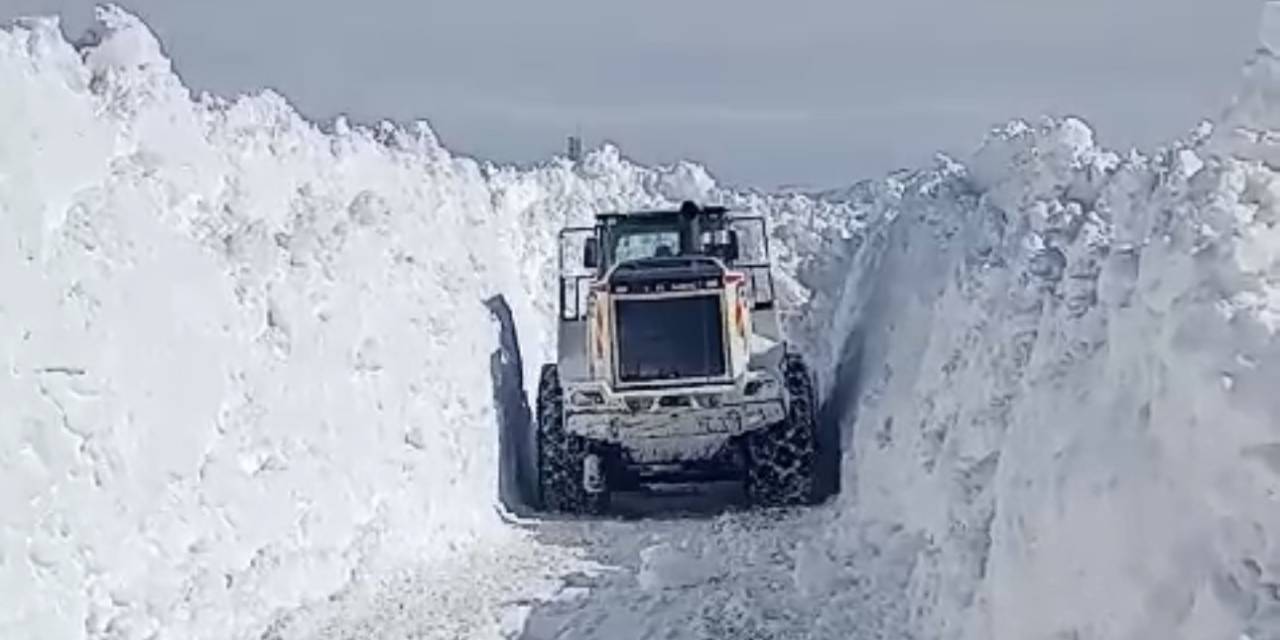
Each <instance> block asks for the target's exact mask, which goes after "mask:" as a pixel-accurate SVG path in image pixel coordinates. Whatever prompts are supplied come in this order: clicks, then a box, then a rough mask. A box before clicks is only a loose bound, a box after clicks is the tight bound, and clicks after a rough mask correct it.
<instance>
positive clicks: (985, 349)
mask: <svg viewBox="0 0 1280 640" xmlns="http://www.w3.org/2000/svg"><path fill="white" fill-rule="evenodd" d="M1274 65H1275V60H1274V59H1263V60H1261V61H1259V62H1258V63H1257V64H1255V65H1253V67H1252V68H1253V69H1254V70H1255V72H1254V73H1253V74H1252V76H1251V77H1252V78H1253V80H1252V81H1251V84H1250V86H1249V87H1248V88H1247V90H1246V91H1245V92H1244V93H1243V95H1244V96H1246V99H1244V100H1242V101H1240V103H1238V105H1237V108H1236V109H1233V111H1232V112H1231V113H1230V114H1228V115H1227V116H1226V117H1225V118H1224V120H1225V121H1227V122H1229V123H1231V126H1230V127H1229V128H1227V129H1225V130H1222V129H1220V130H1217V131H1215V130H1213V128H1212V127H1210V126H1208V125H1206V126H1204V127H1201V128H1200V129H1197V130H1196V131H1195V132H1193V133H1192V134H1191V135H1189V136H1187V138H1186V139H1185V140H1183V141H1180V142H1178V143H1177V144H1174V145H1171V146H1170V147H1169V148H1167V149H1164V150H1161V151H1159V152H1158V153H1154V154H1152V155H1150V156H1143V155H1139V154H1136V153H1135V154H1129V155H1119V154H1116V153H1113V152H1109V151H1106V150H1105V149H1102V148H1100V147H1099V146H1098V145H1097V144H1096V143H1095V141H1094V139H1093V134H1092V132H1091V131H1090V130H1089V128H1088V127H1087V126H1086V125H1085V124H1084V123H1083V122H1080V121H1078V120H1074V119H1065V120H1046V121H1044V122H1041V123H1035V124H1026V123H1015V124H1011V125H1010V126H1008V127H1004V128H1002V129H1000V130H998V131H995V132H994V133H993V134H992V136H991V137H990V139H989V140H988V141H987V143H986V144H985V145H984V146H983V147H982V148H981V149H980V150H979V151H978V152H976V153H975V154H974V155H973V157H971V158H968V159H966V160H965V161H964V162H963V163H956V162H951V161H944V162H941V163H940V164H939V166H938V167H937V168H935V169H933V170H930V171H923V172H918V173H914V174H910V175H904V176H899V177H897V178H895V179H891V180H889V181H887V182H885V183H882V184H878V185H874V186H867V187H865V188H862V189H860V190H857V191H856V192H854V193H852V194H847V195H846V196H845V197H846V198H847V199H849V200H850V202H852V203H854V205H855V206H857V207H858V208H859V209H860V210H861V211H862V212H863V216H864V217H865V218H866V219H867V226H866V227H865V230H864V231H863V232H861V235H862V239H861V241H860V242H858V243H857V244H856V245H855V246H854V247H852V248H851V251H850V254H849V255H848V257H846V258H845V261H846V262H848V263H856V264H859V265H862V266H863V270H861V271H857V272H853V273H851V280H850V282H851V283H852V284H850V285H849V286H847V287H844V288H843V291H844V294H843V297H842V299H841V302H840V303H839V304H838V307H837V308H838V311H837V314H836V316H835V317H834V318H833V320H832V323H833V326H835V327H841V328H843V329H844V331H843V332H842V333H841V335H840V336H837V338H836V339H843V340H846V343H845V344H844V346H843V353H844V354H845V355H846V356H847V357H848V359H847V361H846V362H844V363H843V364H844V367H845V368H846V369H848V370H849V371H853V372H855V373H852V374H850V375H848V376H846V377H844V378H843V380H844V381H845V382H846V383H847V384H856V389H852V390H851V389H848V388H842V387H840V386H839V385H837V386H836V388H835V391H836V392H838V393H844V394H856V398H857V400H856V403H855V407H856V415H857V425H856V428H855V429H856V431H855V435H854V436H853V448H852V451H850V452H849V454H848V456H849V457H848V458H847V459H846V468H845V470H846V474H847V476H848V477H847V478H846V482H845V486H846V487H847V488H851V489H852V490H847V491H846V493H845V494H844V495H842V496H841V497H840V501H841V504H842V505H843V507H844V509H845V513H844V517H845V525H844V527H835V528H832V529H829V530H828V531H826V532H824V535H826V536H827V537H828V539H829V543H830V544H829V552H830V553H831V554H834V556H835V557H839V556H840V554H846V555H852V554H853V552H854V549H853V548H851V547H850V545H853V544H857V543H856V538H849V537H848V535H847V533H846V531H847V530H849V529H856V528H857V526H858V523H860V522H863V521H865V520H867V519H872V520H882V521H887V522H894V523H898V524H899V525H901V526H902V527H903V528H902V532H901V535H902V536H904V537H907V538H911V539H915V540H918V541H920V543H921V545H922V550H921V552H920V554H919V556H918V558H917V563H916V565H915V568H914V570H913V573H912V580H911V584H910V587H909V596H908V597H909V601H910V603H911V611H912V614H911V620H910V626H911V627H912V628H913V629H914V630H915V632H916V633H917V634H918V637H929V638H973V639H978V638H982V639H988V638H994V639H1006V638H1007V639H1018V640H1030V639H1035V638H1045V639H1049V638H1055V639H1056V638H1187V639H1192V638H1195V639H1199V638H1243V637H1248V638H1255V639H1258V638H1276V637H1280V587H1278V586H1277V585H1280V508H1277V507H1278V506H1280V495H1278V494H1277V491H1280V395H1278V394H1277V389H1278V387H1277V381H1278V380H1280V339H1277V335H1276V330H1277V328H1278V327H1280V322H1278V320H1280V313H1278V312H1280V228H1278V227H1277V221H1278V220H1280V200H1278V199H1277V197H1278V196H1280V167H1276V166H1274V165H1268V164H1267V161H1269V160H1270V159H1271V157H1273V154H1275V152H1276V148H1277V147H1276V142H1275V140H1274V139H1272V140H1265V139H1262V138H1260V137H1257V136H1253V137H1246V138H1240V137H1239V136H1240V132H1241V131H1246V132H1247V131H1251V130H1252V131H1257V130H1259V129H1261V128H1264V127H1261V126H1257V124H1258V123H1259V122H1260V121H1261V123H1263V124H1265V122H1266V121H1268V120H1270V121H1275V119H1276V118H1277V115H1278V114H1280V102H1277V101H1275V100H1273V99H1272V98H1271V97H1270V96H1274V95H1276V94H1275V92H1274V85H1272V86H1258V85H1257V82H1260V81H1266V82H1270V80H1269V79H1270V78H1272V77H1274V73H1273V72H1271V71H1269V70H1272V69H1275V68H1277V67H1275V66H1274ZM1260 69H1261V70H1264V71H1263V72H1259V71H1258V70H1260ZM1246 108H1247V110H1248V111H1247V112H1246V111H1243V110H1242V109H1246ZM1250 124H1253V125H1254V126H1252V127H1251V126H1248V125H1250ZM1275 157H1280V156H1275ZM868 270H869V271H868ZM850 608H851V607H850V602H849V601H848V600H847V599H846V598H844V597H842V596H841V595H840V594H835V595H834V596H833V597H831V598H830V604H829V606H828V608H827V611H826V613H825V614H824V615H825V617H826V618H828V620H826V621H823V622H824V623H826V622H829V621H830V620H834V619H842V618H843V617H847V615H848V611H849V610H850ZM848 622H849V624H856V620H848Z"/></svg>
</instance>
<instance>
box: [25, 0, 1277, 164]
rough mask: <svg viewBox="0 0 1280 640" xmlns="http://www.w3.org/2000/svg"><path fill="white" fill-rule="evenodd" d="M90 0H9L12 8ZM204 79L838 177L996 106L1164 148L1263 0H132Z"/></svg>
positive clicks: (362, 109)
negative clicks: (1085, 124)
mask: <svg viewBox="0 0 1280 640" xmlns="http://www.w3.org/2000/svg"><path fill="white" fill-rule="evenodd" d="M93 4H94V2H93V0H0V19H7V18H10V17H13V16H14V15H24V14H33V13H61V14H62V15H63V20H64V24H65V25H66V27H67V30H68V31H69V32H71V34H72V35H76V34H78V33H79V32H80V31H81V30H82V29H83V28H84V27H85V26H87V24H88V23H89V21H90V19H91V17H92V10H91V7H92V6H93ZM119 4H121V5H122V6H124V7H126V8H128V9H129V10H131V11H133V12H135V13H137V14H139V15H141V16H142V17H143V18H144V19H145V20H147V22H148V23H149V24H150V25H151V26H152V28H153V29H154V30H155V31H156V32H157V33H158V34H159V35H160V37H161V39H162V41H163V43H164V45H165V47H166V49H167V51H168V52H169V54H170V55H171V56H172V57H173V59H174V62H175V65H176V67H177V69H178V71H179V73H181V74H182V75H183V76H184V78H185V80H186V82H187V84H188V85H189V86H192V87H193V88H196V89H200V90H204V89H207V90H211V91H213V92H216V93H220V94H224V95H230V94H232V93H236V92H241V91H251V90H254V89H257V88H261V87H272V88H275V89H276V90H278V91H280V92H281V93H283V94H285V95H286V96H288V98H289V99H290V100H291V101H292V102H293V103H294V104H295V105H296V106H297V107H298V108H299V109H300V110H301V111H302V112H303V113H304V114H306V115H307V116H308V117H311V118H315V119H321V120H329V119H331V118H332V117H333V116H335V115H337V114H340V113H345V114H347V115H348V116H349V117H351V118H352V119H355V120H360V121H370V120H376V119H379V118H384V117H389V118H394V119H398V120H412V119H416V118H425V119H427V120H430V121H431V123H432V124H433V126H434V127H435V129H436V131H437V132H438V133H439V135H440V136H441V138H442V139H443V140H444V142H445V144H446V145H447V146H449V147H450V148H452V149H455V150H457V151H459V152H462V153H467V154H470V155H476V156H481V157H485V158H491V159H495V160H502V161H517V162H524V161H531V160H539V159H542V158H545V157H547V156H549V155H550V154H552V153H555V152H557V151H560V150H561V149H563V148H564V140H565V137H566V136H567V135H569V134H571V133H573V132H574V131H575V129H577V128H579V127H580V128H581V132H582V134H583V135H584V137H585V138H586V143H587V145H588V146H594V145H596V144H598V143H599V142H600V141H601V140H604V139H608V140H612V141H615V142H617V143H619V144H620V145H621V146H622V148H623V150H624V152H625V153H627V154H628V155H629V156H631V157H633V158H636V159H637V160H640V161H643V162H670V161H673V160H676V159H679V158H691V159H694V160H698V161H701V162H705V163H706V164H708V165H709V166H710V167H711V169H712V172H713V173H714V174H715V175H716V176H717V177H719V178H720V179H721V180H723V181H725V182H728V183H732V184H738V185H749V186H758V187H764V188H768V187H773V186H776V185H779V184H788V183H801V184H805V185H812V186H837V185H842V184H847V183H850V182H853V181H855V180H857V179H860V178H864V177H874V176H878V175H881V174H883V173H885V172H887V171H891V170H893V169H896V168H900V167H905V166H917V165H920V164H922V163H927V162H929V160H930V157H931V155H932V154H933V152H934V151H937V150H945V151H951V152H963V151H965V150H967V149H970V148H972V147H973V146H974V145H976V144H977V143H978V142H979V141H980V139H981V137H982V135H983V134H984V132H985V131H987V129H988V128H990V127H991V126H992V125H995V124H998V123H1001V122H1004V121H1006V120H1008V119H1010V118H1014V117H1035V116H1036V115H1037V114H1040V113H1045V112H1050V113H1057V114H1072V115H1079V116H1082V117H1085V118H1086V119H1087V120H1089V121H1090V122H1092V123H1093V124H1094V126H1095V127H1096V128H1097V129H1098V130H1099V132H1100V136H1101V138H1102V141H1103V142H1104V143H1107V144H1112V145H1119V146H1129V145H1136V146H1140V147H1146V146H1150V145H1152V144H1155V143H1158V142H1160V141H1162V140H1164V139H1167V138H1170V137H1172V136H1175V135H1179V134H1181V133H1182V132H1184V131H1185V130H1187V129H1190V128H1191V127H1192V126H1193V125H1194V124H1195V122H1196V121H1197V120H1198V119H1199V118H1201V117H1205V116H1212V115H1215V114H1216V113H1217V111H1218V110H1219V109H1220V108H1221V107H1222V106H1223V104H1224V103H1225V101H1226V100H1227V99H1228V98H1229V96H1230V93H1231V91H1232V89H1233V86H1234V84H1235V82H1236V80H1237V78H1238V73H1239V71H1238V70H1239V67H1240V64H1241V63H1242V61H1243V60H1244V59H1245V58H1246V57H1247V55H1248V54H1249V53H1250V52H1251V51H1252V50H1253V48H1254V46H1255V43H1256V35H1255V34H1256V31H1257V28H1256V25H1257V20H1258V15H1259V13H1260V10H1261V2H1260V1H1259V0H1069V1H1068V0H786V1H783V0H701V1H697V0H646V1H644V2H617V1H613V2H610V1H607V0H540V1H538V2H521V1H514V0H506V1H504V2H498V1H496V0H459V1H455V2H440V1H437V0H358V1H356V0H346V1H335V0H218V1H217V2H211V1H208V0H124V1H122V2H120V3H119Z"/></svg>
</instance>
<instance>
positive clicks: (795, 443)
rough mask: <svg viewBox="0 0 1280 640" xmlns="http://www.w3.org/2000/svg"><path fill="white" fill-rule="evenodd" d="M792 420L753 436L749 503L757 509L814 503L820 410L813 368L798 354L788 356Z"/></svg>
mask: <svg viewBox="0 0 1280 640" xmlns="http://www.w3.org/2000/svg"><path fill="white" fill-rule="evenodd" d="M782 375H783V384H784V385H785V387H786V390H787V395H788V396H790V405H789V406H788V408H787V417H786V418H785V419H784V420H783V421H782V422H779V423H778V424H775V425H773V426H771V427H769V428H767V429H761V430H759V431H755V432H752V433H750V434H747V437H746V450H747V477H746V489H747V497H748V498H749V499H750V500H751V503H752V504H754V505H757V506H790V505H799V504H810V503H812V502H813V501H814V497H815V494H816V493H817V492H816V491H815V470H816V466H817V464H816V463H817V457H818V456H817V454H818V443H817V440H818V420H817V414H818V406H817V399H816V394H815V393H814V389H813V379H812V378H811V377H810V375H809V368H808V366H807V365H805V363H804V360H803V359H802V358H801V357H800V356H799V355H797V354H788V355H786V356H784V358H783V362H782Z"/></svg>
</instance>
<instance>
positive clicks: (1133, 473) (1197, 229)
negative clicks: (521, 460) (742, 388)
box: [0, 8, 1280, 640]
mask: <svg viewBox="0 0 1280 640" xmlns="http://www.w3.org/2000/svg"><path fill="white" fill-rule="evenodd" d="M1267 15H1268V16H1269V17H1274V15H1277V14H1274V13H1268V14H1267ZM101 18H102V20H101V21H102V24H101V26H100V29H99V31H98V33H97V34H96V35H95V36H94V37H92V38H87V39H85V40H84V41H83V42H82V43H81V45H80V47H79V48H76V47H73V46H72V45H71V44H69V43H68V42H67V41H66V40H65V39H64V38H63V36H62V34H61V33H59V31H58V29H57V26H56V24H53V23H51V22H49V21H29V22H23V23H20V24H16V25H12V26H7V27H5V28H3V29H0V86H2V87H4V91H2V92H0V223H2V224H3V228H4V230H5V232H6V233H5V235H4V237H3V238H2V239H0V276H2V277H3V282H4V289H3V291H0V365H3V369H0V407H4V409H3V410H2V413H0V601H3V602H5V607H3V608H2V609H0V636H3V637H5V638H42V639H45V638H53V639H60V638H112V639H121V640H123V639H134V638H138V639H141V638H172V637H181V638H193V639H200V638H210V639H214V638H216V639H219V640H223V639H226V638H254V639H263V640H286V639H289V640H292V639H298V640H302V639H315V640H319V639H322V638H323V639H330V638H332V639H337V638H497V637H507V638H525V639H543V638H593V637H601V638H648V637H663V638H726V637H734V638H788V637H795V638H801V637H803V638H864V637H865V638H922V639H923V638H929V639H931V640H932V639H941V638H966V639H967V638H975V639H976V638H983V639H986V638H995V639H1006V638H1008V639H1018V640H1024V639H1029V638H1030V639H1034V638H1046V639H1048V638H1054V639H1061V638H1078V639H1084V638H1156V637H1158V638H1206V637H1223V638H1227V637H1230V638H1242V637H1243V638H1250V639H1252V640H1262V639H1264V638H1277V637H1280V595H1278V594H1280V590H1277V585H1280V541H1278V540H1273V539H1272V538H1273V537H1274V536H1275V532H1276V531H1280V516H1277V513H1280V511H1277V510H1276V509H1275V508H1274V507H1275V501H1276V499H1277V497H1276V496H1277V491H1278V489H1277V487H1280V484H1278V483H1280V453H1277V452H1278V451H1280V425H1278V423H1277V422H1276V416H1277V415H1280V405H1277V399H1276V398H1277V396H1276V394H1275V392H1274V391H1275V384H1274V381H1275V380H1276V379H1280V341H1277V339H1276V330H1277V327H1280V235H1278V234H1280V231H1278V230H1277V229H1278V227H1277V224H1276V223H1277V221H1278V220H1280V174H1277V172H1276V170H1275V169H1274V168H1273V167H1274V166H1275V164H1274V162H1275V159H1276V158H1280V151H1278V149H1280V146H1277V145H1276V143H1275V141H1276V140H1277V139H1278V136H1277V135H1276V131H1280V103H1278V102H1277V100H1276V96H1277V95H1280V89H1278V87H1280V84H1278V83H1277V80H1276V79H1277V78H1280V73H1277V69H1280V63H1278V62H1277V58H1276V56H1275V55H1274V53H1273V52H1272V50H1271V49H1268V48H1266V47H1264V48H1263V50H1262V51H1261V52H1260V54H1259V57H1258V59H1257V60H1256V61H1254V63H1253V64H1251V65H1250V67H1249V73H1248V75H1247V77H1246V83H1245V86H1244V89H1243V90H1242V91H1241V94H1240V98H1239V99H1238V100H1237V101H1236V102H1235V103H1234V104H1233V105H1232V107H1231V109H1229V110H1228V111H1227V112H1226V113H1225V114H1224V115H1223V117H1221V118H1219V119H1218V120H1217V121H1216V123H1206V125H1205V126H1203V127H1200V128H1197V129H1196V130H1194V131H1192V132H1190V133H1189V134H1188V135H1187V136H1185V137H1183V138H1182V139H1180V140H1178V141H1175V142H1173V143H1171V144H1170V145H1169V146H1168V147H1167V148H1164V149H1160V150H1156V151H1155V152H1153V153H1151V154H1147V155H1144V154H1138V153H1129V154H1118V153H1115V152H1111V151H1108V150H1106V149H1105V148H1102V147H1101V146H1099V145H1098V144H1097V143H1096V141H1095V140H1094V139H1093V133H1092V131H1090V129H1089V127H1088V126H1087V125H1086V124H1085V123H1084V122H1082V121H1079V120H1075V119H1045V120H1043V121H1040V122H1034V123H1024V122H1015V123H1011V124H1009V125H1008V126H1005V127H1001V128H999V129H997V130H994V131H992V132H991V134H990V136H989V137H988V139H987V140H986V142H985V143H984V144H983V146H982V147H981V149H979V150H978V151H977V152H975V153H974V154H972V155H971V156H968V157H964V158H954V159H953V158H939V160H938V162H937V163H936V164H935V166H933V167H928V168H924V169H922V170H919V171H914V172H902V173H899V174H895V175H893V176H890V177H888V178H885V179H883V180H876V181H868V182H863V183H859V184H857V185H855V186H853V187H851V188H849V189H847V190H842V191H838V192H830V193H822V194H811V195H801V194H782V195H766V194H758V193H742V192H736V191H732V190H729V189H725V188H722V187H720V186H718V185H717V184H716V183H715V181H714V180H713V179H712V178H711V177H710V175H709V174H708V173H707V172H706V171H705V170H703V169H701V168H699V167H697V166H695V165H691V164H680V165H676V166H672V167H663V168H646V167H641V166H638V165H636V164H634V163H631V162H628V161H627V160H625V159H624V158H622V157H621V155H620V153H619V151H618V150H617V149H616V148H613V147H605V148H602V149H599V150H596V151H595V152H593V153H591V154H589V155H588V157H586V158H585V159H584V160H583V161H581V162H580V163H576V164H575V163H570V162H568V161H566V160H563V159H556V160H553V161H549V162H547V163H545V164H543V165H541V166H537V167H533V168H527V169H516V168H511V167H502V166H495V165H491V164H485V163H480V162H476V161H473V160H470V159H466V158H459V157H456V156H454V155H453V154H451V153H449V152H448V150H446V149H444V148H442V147H441V146H440V145H439V144H438V143H437V141H436V140H435V138H434V136H433V135H432V134H431V131H430V129H429V128H428V127H426V126H425V125H421V124H420V125H415V126H411V127H403V126H396V125H392V124H385V125H380V126H377V127H356V126H351V125H350V124H349V123H346V122H344V121H339V122H336V123H333V125H332V126H331V127H328V128H327V129H326V130H321V129H320V128H319V127H317V126H316V125H313V124H311V123H308V122H306V121H304V120H303V119H301V118H300V117H299V116H298V115H297V114H296V113H295V112H294V111H293V110H292V109H291V108H290V107H289V106H288V105H287V104H286V103H285V102H284V101H283V100H282V99H281V98H280V97H279V96H275V95H273V94H270V93H267V94H263V95H256V96H243V97H240V98H238V99H236V100H234V101H226V100H222V99H219V98H214V97H207V96H206V97H198V98H196V97H193V96H192V95H191V94H190V92H189V91H188V90H187V89H186V88H185V87H184V86H183V85H182V83H181V81H180V80H179V78H178V77H177V76H176V75H174V74H173V72H172V70H171V68H170V64H169V62H168V60H167V59H166V58H165V57H164V56H163V54H162V53H161V51H160V48H159V44H158V43H157V42H156V40H155V39H154V37H153V35H152V34H151V33H150V32H149V31H148V30H147V29H146V27H145V26H144V25H143V24H141V23H140V22H139V21H138V20H136V19H135V18H133V17H132V16H130V15H128V14H126V13H124V12H122V11H120V10H118V9H114V8H105V9H103V10H102V12H101ZM1274 41H1275V39H1274V38H1264V43H1268V42H1274ZM684 199H692V200H696V201H699V202H708V203H719V204H725V205H729V206H732V207H739V208H743V209H746V210H749V211H753V212H759V213H764V214H766V215H768V216H769V217H770V219H771V220H772V222H773V229H774V241H775V242H774V247H775V249H776V251H777V252H778V258H779V264H780V272H779V274H778V277H779V281H780V289H781V294H782V295H783V296H785V297H786V298H787V300H788V302H789V303H790V304H791V305H792V306H793V307H794V308H796V309H799V310H800V311H799V312H798V313H797V314H795V315H794V316H793V317H789V318H787V319H786V322H787V323H788V326H789V327H790V329H791V330H792V332H793V334H794V335H796V336H798V337H799V339H800V341H801V343H802V344H803V345H805V347H806V349H807V350H808V351H810V353H811V357H812V358H813V361H814V363H815V366H816V368H817V370H818V373H819V377H820V381H821V383H822V391H823V395H824V397H825V398H826V399H827V405H828V407H829V408H830V411H831V415H832V416H834V417H835V418H837V419H839V420H840V421H841V423H842V425H843V427H844V429H843V440H844V445H845V446H844V448H845V452H846V453H845V459H844V462H843V470H842V481H843V482H842V484H843V487H842V492H841V494H840V495H839V496H837V497H836V498H835V499H834V500H833V501H831V502H830V503H828V504H825V505H822V506H820V507H817V508H813V509H801V510H788V511H763V512H752V513H741V512H735V511H729V512H725V513H711V514H701V515H698V516H696V517H695V516H674V515H670V514H662V513H657V514H653V515H652V517H650V518H648V519H642V520H634V519H633V520H625V519H624V520H609V521H600V520H581V521H565V520H548V521H541V522H535V523H532V524H520V523H518V522H512V521H510V520H509V519H504V518H503V517H502V516H501V515H500V514H499V513H498V511H497V510H495V509H494V507H493V505H494V503H495V502H496V501H497V493H498V491H500V490H504V487H503V486H502V485H501V480H502V478H503V472H502V468H503V467H502V461H501V460H500V459H499V456H498V438H499V434H500V429H501V427H502V425H504V424H507V425H509V424H510V423H511V422H512V421H519V420H521V419H523V418H522V416H524V413H522V409H521V407H520V406H519V402H517V401H515V400H516V399H518V398H519V396H520V391H521V389H522V388H523V391H524V392H525V397H529V392H530V391H531V389H530V388H529V387H530V386H531V385H530V381H532V380H535V379H536V371H537V368H538V366H539V365H540V364H541V363H542V362H544V361H546V360H547V359H548V358H549V357H550V356H551V354H552V353H553V349H552V348H551V347H552V345H551V342H550V340H551V338H552V336H553V333H554V332H553V328H554V327H553V325H552V323H551V318H553V316H554V310H553V304H554V301H555V299H556V298H555V292H554V288H553V287H554V261H553V255H554V249H555V241H554V238H555V233H556V231H557V230H558V229H559V228H560V227H561V226H563V225H564V224H566V223H573V222H580V221H582V220H584V219H586V218H587V217H588V216H589V215H590V214H591V212H593V211H596V210H599V209H603V208H609V209H625V208H630V207H646V206H667V205H671V204H673V203H675V202H679V201H680V200H684ZM503 318H506V320H505V321H504V320H503ZM513 337H514V338H516V339H518V340H519V341H520V343H521V345H520V347H521V348H520V352H521V355H522V358H521V359H520V360H512V359H510V358H505V357H504V356H503V345H504V344H506V342H504V341H509V340H510V339H511V338H513ZM516 373H519V374H520V375H515V374H516Z"/></svg>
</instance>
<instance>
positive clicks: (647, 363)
mask: <svg viewBox="0 0 1280 640" xmlns="http://www.w3.org/2000/svg"><path fill="white" fill-rule="evenodd" d="M614 305H615V306H614V308H615V311H616V315H615V318H616V319H617V339H618V377H619V382H622V383H624V384H637V383H660V382H662V381H664V380H678V379H687V378H717V377H720V376H723V375H724V374H725V353H724V336H723V334H722V327H723V323H722V321H721V308H720V296H719V295H700V296H689V297H682V298H666V299H650V300H643V299H642V300H628V299H625V298H623V299H617V300H615V301H614Z"/></svg>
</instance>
